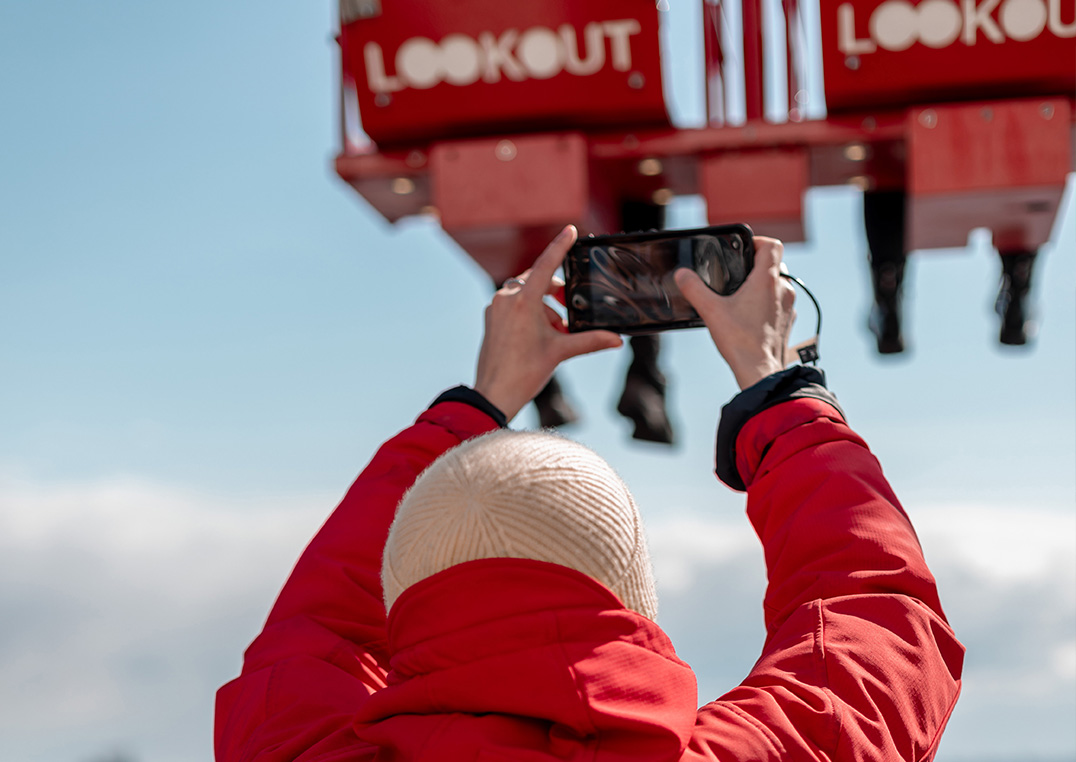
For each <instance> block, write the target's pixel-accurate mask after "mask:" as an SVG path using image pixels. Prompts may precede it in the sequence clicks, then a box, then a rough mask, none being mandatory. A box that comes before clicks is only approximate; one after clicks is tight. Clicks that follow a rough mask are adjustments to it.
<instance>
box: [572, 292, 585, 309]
mask: <svg viewBox="0 0 1076 762" xmlns="http://www.w3.org/2000/svg"><path fill="white" fill-rule="evenodd" d="M572 306H573V307H575V308H576V309H577V310H585V309H586V308H587V299H586V297H585V296H583V295H582V294H573V295H572Z"/></svg>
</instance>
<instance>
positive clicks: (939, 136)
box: [908, 98, 1072, 193]
mask: <svg viewBox="0 0 1076 762" xmlns="http://www.w3.org/2000/svg"><path fill="white" fill-rule="evenodd" d="M1071 129H1072V114H1071V107H1070V106H1069V102H1068V101H1067V100H1065V99H1064V98H1033V99H1028V100H1018V101H990V102H983V103H967V104H959V105H951V106H937V107H933V108H918V109H911V110H910V111H909V112H908V188H909V190H910V191H911V192H912V193H944V192H953V191H965V190H988V189H989V190H993V189H1000V188H1017V187H1028V186H1037V185H1064V184H1065V175H1066V174H1067V173H1068V172H1069V169H1070V168H1071V166H1072V147H1071V144H1070V136H1071Z"/></svg>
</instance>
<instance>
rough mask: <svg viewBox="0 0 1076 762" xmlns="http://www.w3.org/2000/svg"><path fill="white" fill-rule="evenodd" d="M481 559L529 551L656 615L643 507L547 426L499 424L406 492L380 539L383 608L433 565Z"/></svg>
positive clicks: (436, 568) (435, 568)
mask: <svg viewBox="0 0 1076 762" xmlns="http://www.w3.org/2000/svg"><path fill="white" fill-rule="evenodd" d="M481 558H529V559H533V560H536V561H548V562H550V563H554V564H560V565H562V566H567V567H570V568H572V569H575V570H577V571H580V572H583V573H584V574H587V575H589V576H591V577H593V578H594V579H596V580H598V581H599V582H601V583H602V584H604V585H605V586H606V587H608V588H609V589H610V590H612V591H613V592H614V593H616V595H617V597H619V598H620V600H621V601H622V602H623V603H624V605H625V606H626V607H627V608H629V609H632V610H634V611H637V612H638V613H640V614H642V615H643V616H646V617H649V618H650V619H654V618H656V616H657V594H656V592H655V589H654V577H653V572H652V570H651V567H650V554H649V552H648V551H647V547H646V538H645V536H644V534H643V527H642V522H641V518H640V516H639V510H638V508H637V507H636V505H635V501H634V499H632V496H631V492H629V491H628V487H627V485H625V484H624V482H623V481H622V480H621V479H620V477H619V476H617V474H616V472H615V471H613V469H612V467H611V466H610V465H609V464H608V463H606V462H605V461H604V460H603V459H602V458H601V457H600V456H598V455H597V454H596V453H595V452H593V451H592V450H590V449H588V448H587V447H584V446H583V445H581V444H578V443H577V442H572V441H571V440H568V439H564V438H563V437H560V436H557V435H555V434H550V433H547V432H522V431H509V430H505V429H502V430H500V431H496V432H493V433H491V434H486V435H485V436H481V437H477V438H475V439H472V440H469V441H467V442H465V443H463V444H462V445H460V446H459V447H456V448H454V449H452V450H450V451H448V452H447V453H445V454H444V455H442V456H441V457H440V458H438V459H437V460H436V461H435V462H434V463H433V465H431V466H430V467H429V468H428V469H426V471H425V472H423V473H422V475H421V476H420V477H419V478H418V480H417V481H416V482H415V484H414V486H413V487H412V488H411V489H410V490H409V491H408V492H407V494H406V495H404V498H403V500H402V501H401V502H400V506H399V508H398V509H397V512H396V519H395V521H394V522H393V524H392V529H391V530H390V532H389V537H388V541H387V542H386V544H385V556H384V561H383V564H382V568H381V578H382V583H383V584H384V588H385V608H386V609H389V608H391V607H392V604H393V603H395V601H396V599H397V598H398V597H399V595H400V593H402V592H403V591H404V590H405V589H407V588H408V587H410V586H411V585H413V584H415V583H416V582H419V581H421V580H423V579H425V578H426V577H429V576H432V575H434V574H436V573H437V572H440V571H444V570H445V569H447V568H449V567H450V566H454V565H455V564H459V563H463V562H465V561H475V560H478V559H481Z"/></svg>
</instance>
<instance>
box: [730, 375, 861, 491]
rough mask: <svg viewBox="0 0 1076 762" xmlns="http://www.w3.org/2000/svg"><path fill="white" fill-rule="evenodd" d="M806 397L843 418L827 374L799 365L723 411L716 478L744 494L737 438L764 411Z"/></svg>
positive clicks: (740, 396)
mask: <svg viewBox="0 0 1076 762" xmlns="http://www.w3.org/2000/svg"><path fill="white" fill-rule="evenodd" d="M803 397H808V398H812V399H818V400H822V401H823V402H828V403H829V404H830V405H833V407H835V408H837V410H838V411H839V412H840V414H841V417H844V411H843V410H841V406H840V405H838V404H837V397H836V396H834V394H833V392H831V391H830V390H829V389H827V388H826V374H825V373H823V372H822V370H821V369H820V368H815V367H812V366H807V365H796V366H794V367H792V368H788V369H787V370H783V371H781V372H779V373H774V374H772V375H769V376H766V378H764V379H762V380H761V381H759V382H758V383H756V384H754V385H753V386H749V387H747V388H746V389H744V390H743V391H742V392H740V393H739V394H737V395H736V396H735V397H733V398H732V400H731V401H730V402H729V403H728V404H727V405H725V406H724V407H723V408H721V423H720V424H718V427H717V455H716V464H717V467H716V469H715V471H716V473H717V478H719V479H720V480H721V481H723V482H724V483H725V484H727V485H728V486H730V487H732V488H733V489H734V490H739V491H740V492H743V491H745V490H746V489H747V486H746V485H745V484H744V481H743V479H742V478H740V473H739V471H737V470H736V438H737V437H738V436H739V435H740V430H741V429H742V428H743V427H744V424H746V423H747V422H748V421H749V420H750V419H751V418H752V417H753V416H755V415H757V414H758V413H761V412H762V411H763V410H766V409H768V408H771V407H773V406H774V405H779V404H781V403H782V402H788V401H789V400H794V399H800V398H803Z"/></svg>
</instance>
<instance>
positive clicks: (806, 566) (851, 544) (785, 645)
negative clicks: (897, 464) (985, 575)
mask: <svg viewBox="0 0 1076 762" xmlns="http://www.w3.org/2000/svg"><path fill="white" fill-rule="evenodd" d="M822 392H824V389H823V390H822ZM820 396H821V397H824V396H825V394H822V395H820ZM734 449H735V467H736V470H737V471H738V475H739V477H740V478H742V481H743V484H744V485H745V486H746V488H747V493H748V516H749V518H750V519H751V522H752V524H753V526H754V527H755V531H756V532H757V534H758V536H759V538H760V539H761V540H762V544H763V549H764V552H765V557H766V566H767V573H768V579H769V584H768V588H767V592H766V597H765V602H764V612H765V618H766V630H767V637H766V642H765V645H764V647H763V652H762V656H761V658H760V659H759V661H758V662H757V663H756V665H755V667H754V669H753V670H752V671H751V674H750V675H748V677H747V678H746V679H745V680H744V682H743V683H742V684H741V685H740V686H738V687H737V688H735V689H734V690H732V691H731V692H730V693H728V694H726V695H725V696H723V697H722V698H721V699H719V700H718V701H715V702H713V703H711V704H709V705H707V706H706V707H704V708H703V709H701V710H700V712H699V717H698V725H697V727H696V733H695V735H694V737H693V739H692V744H691V752H693V753H692V754H691V756H692V757H693V758H694V759H714V760H717V759H726V755H727V754H728V752H729V750H733V749H734V750H736V751H735V753H734V754H733V757H732V758H735V759H772V760H778V759H780V760H800V759H803V760H878V761H879V762H881V761H882V760H916V761H917V760H926V759H930V758H932V757H933V755H934V753H935V751H936V749H937V744H938V740H939V738H940V735H941V731H942V729H943V728H944V726H945V723H946V721H947V720H948V717H949V713H950V712H951V711H952V709H953V706H954V704H955V702H956V698H957V695H958V693H959V689H960V682H959V678H960V671H961V666H962V661H963V647H962V646H961V645H960V644H959V643H958V642H957V640H956V639H955V637H954V635H953V633H952V630H951V629H950V628H949V625H948V624H947V622H946V620H945V617H944V614H943V613H942V608H941V604H940V602H939V600H938V594H937V589H936V587H935V583H934V578H933V577H932V576H931V574H930V571H929V570H928V569H927V565H926V562H925V560H924V558H923V553H922V551H921V549H920V546H919V542H918V540H917V538H916V535H915V532H914V530H913V529H912V525H911V523H910V522H909V520H908V518H907V516H906V514H905V513H904V510H903V509H902V508H901V506H900V504H899V503H898V501H897V498H896V496H895V495H894V494H893V492H892V490H891V489H890V486H889V484H888V483H887V482H886V480H885V477H884V476H883V474H882V469H881V466H880V465H879V463H878V461H877V460H876V459H875V458H874V456H873V455H872V454H871V452H870V451H869V450H868V448H867V445H866V444H865V443H864V442H863V440H862V439H860V438H859V437H858V436H857V435H856V434H855V433H854V432H853V431H852V430H851V429H850V428H849V427H848V425H847V424H846V423H845V421H844V417H843V415H842V414H841V412H840V411H839V409H837V408H836V406H835V404H830V403H829V402H827V401H825V400H824V399H821V398H818V399H815V398H810V397H806V398H799V399H791V400H789V401H784V402H780V403H779V404H776V405H774V406H772V407H769V408H766V409H763V410H762V411H761V412H758V413H756V414H754V415H753V416H752V417H750V418H749V419H748V420H746V422H745V423H744V424H743V427H742V428H741V429H740V430H739V433H738V435H737V436H736V437H735V448H734Z"/></svg>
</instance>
